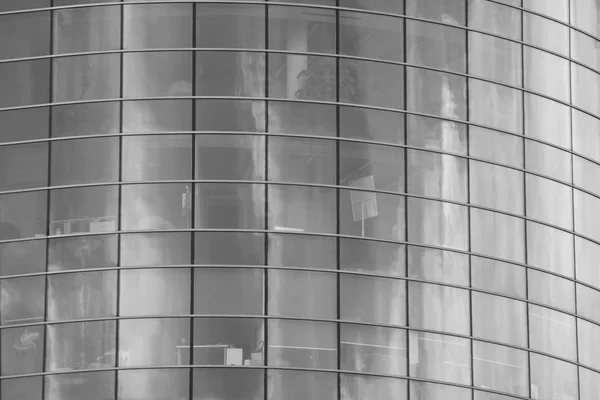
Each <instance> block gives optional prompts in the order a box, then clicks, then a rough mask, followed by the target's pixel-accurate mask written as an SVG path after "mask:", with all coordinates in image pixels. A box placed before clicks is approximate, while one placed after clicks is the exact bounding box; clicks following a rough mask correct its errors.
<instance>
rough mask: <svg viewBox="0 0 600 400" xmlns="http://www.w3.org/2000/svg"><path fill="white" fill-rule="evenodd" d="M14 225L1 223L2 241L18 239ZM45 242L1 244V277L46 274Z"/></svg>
mask: <svg viewBox="0 0 600 400" xmlns="http://www.w3.org/2000/svg"><path fill="white" fill-rule="evenodd" d="M18 235H19V232H18V231H17V229H16V228H15V226H14V225H12V224H10V223H8V222H0V240H10V239H17V238H18ZM45 263H46V243H45V241H44V240H34V241H18V242H7V243H1V244H0V276H9V275H17V274H27V273H34V272H44V270H45V269H46V268H45V266H44V264H45Z"/></svg>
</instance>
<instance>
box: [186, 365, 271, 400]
mask: <svg viewBox="0 0 600 400" xmlns="http://www.w3.org/2000/svg"><path fill="white" fill-rule="evenodd" d="M264 374H265V372H264V371H260V370H259V371H256V370H254V371H252V370H245V371H244V370H241V369H216V370H215V369H212V370H211V369H208V368H203V369H195V370H194V389H193V390H194V397H193V399H194V400H237V399H244V400H263V399H264V390H265V389H264Z"/></svg>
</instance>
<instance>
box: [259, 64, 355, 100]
mask: <svg viewBox="0 0 600 400" xmlns="http://www.w3.org/2000/svg"><path fill="white" fill-rule="evenodd" d="M336 66H337V61H336V59H335V58H333V57H320V56H314V55H295V54H279V53H272V54H269V77H268V79H269V96H270V97H274V98H284V99H292V100H295V99H301V100H316V101H336V94H337V86H338V85H337V78H336V77H337V74H336V68H337V67H336ZM355 70H356V66H355V61H352V60H350V61H349V60H344V59H340V75H341V76H342V79H345V81H344V84H341V83H340V100H341V101H348V100H349V99H351V98H352V97H353V96H354V93H355V85H354V82H355V79H356V78H355V72H356V71H355Z"/></svg>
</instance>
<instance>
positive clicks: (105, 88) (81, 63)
mask: <svg viewBox="0 0 600 400" xmlns="http://www.w3.org/2000/svg"><path fill="white" fill-rule="evenodd" d="M53 62H54V64H53V72H54V81H53V93H52V100H53V101H55V102H61V101H78V100H95V99H114V98H117V97H119V85H120V82H119V66H120V63H121V55H119V54H96V55H91V56H77V57H64V58H55V59H54V60H53ZM46 80H47V79H46Z"/></svg>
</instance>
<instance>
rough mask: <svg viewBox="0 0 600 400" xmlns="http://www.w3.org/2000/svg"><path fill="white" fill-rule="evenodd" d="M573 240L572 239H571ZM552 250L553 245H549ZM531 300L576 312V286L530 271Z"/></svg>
mask: <svg viewBox="0 0 600 400" xmlns="http://www.w3.org/2000/svg"><path fill="white" fill-rule="evenodd" d="M569 240H571V239H569ZM547 246H548V247H549V248H552V246H553V244H552V243H551V242H549V243H548V244H547ZM527 283H528V285H529V299H530V300H532V301H535V302H538V303H542V304H547V305H549V306H551V307H557V308H561V309H563V310H566V311H569V312H575V284H574V283H573V282H571V281H569V280H566V279H563V278H559V277H557V276H554V275H550V274H546V273H544V272H540V271H533V270H530V271H529V276H528V282H527Z"/></svg>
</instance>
